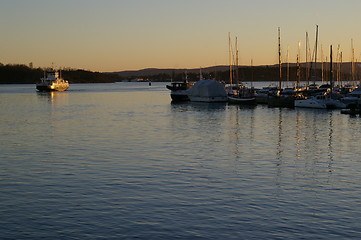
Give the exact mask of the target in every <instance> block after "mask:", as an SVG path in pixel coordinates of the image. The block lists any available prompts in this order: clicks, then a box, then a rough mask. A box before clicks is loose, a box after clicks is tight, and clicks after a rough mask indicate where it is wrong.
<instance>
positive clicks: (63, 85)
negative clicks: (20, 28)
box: [36, 70, 69, 92]
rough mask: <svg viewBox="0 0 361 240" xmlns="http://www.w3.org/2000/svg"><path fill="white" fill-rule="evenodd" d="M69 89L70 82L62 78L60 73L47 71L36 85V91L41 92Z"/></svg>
mask: <svg viewBox="0 0 361 240" xmlns="http://www.w3.org/2000/svg"><path fill="white" fill-rule="evenodd" d="M68 88H69V82H68V81H67V80H64V79H63V78H61V76H60V74H59V72H58V71H54V70H53V71H46V72H44V77H43V78H40V81H39V82H37V83H36V89H37V90H38V91H40V92H51V91H66V90H68Z"/></svg>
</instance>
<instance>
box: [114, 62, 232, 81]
mask: <svg viewBox="0 0 361 240" xmlns="http://www.w3.org/2000/svg"><path fill="white" fill-rule="evenodd" d="M228 69H229V66H225V65H220V66H213V67H206V68H193V69H185V68H184V69H169V68H168V69H159V68H146V69H141V70H135V71H120V72H113V73H115V74H118V75H119V76H121V77H124V78H127V77H144V76H154V75H160V74H167V75H172V74H181V73H183V74H185V73H186V72H187V73H199V72H200V71H202V73H210V72H217V71H218V72H219V71H226V70H228Z"/></svg>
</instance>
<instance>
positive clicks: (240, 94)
mask: <svg viewBox="0 0 361 240" xmlns="http://www.w3.org/2000/svg"><path fill="white" fill-rule="evenodd" d="M235 45H236V71H238V41H237V37H236V43H235ZM232 59H233V51H232V47H231V38H230V34H229V79H230V89H228V91H227V93H228V94H227V97H228V102H229V103H235V104H246V105H254V104H257V102H256V97H255V96H254V91H253V89H252V88H251V89H249V88H247V87H246V86H244V85H242V84H239V83H238V72H237V74H236V85H235V86H234V85H233V84H232V80H233V70H232V66H233V61H232Z"/></svg>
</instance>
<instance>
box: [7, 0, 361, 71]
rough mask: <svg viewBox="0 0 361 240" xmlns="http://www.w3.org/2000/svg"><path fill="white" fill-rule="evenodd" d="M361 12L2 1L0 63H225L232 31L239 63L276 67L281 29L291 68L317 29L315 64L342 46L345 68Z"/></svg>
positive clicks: (92, 0) (317, 6)
mask: <svg viewBox="0 0 361 240" xmlns="http://www.w3.org/2000/svg"><path fill="white" fill-rule="evenodd" d="M360 9H361V1H358V0H346V1H338V0H330V1H321V0H316V1H311V0H306V1H301V2H300V1H289V0H288V1H287V0H275V1H268V0H254V1H236V0H226V1H216V0H207V1H206V0H197V1H190V0H185V1H166V0H154V1H145V0H135V1H125V0H121V1H118V0H104V1H96V0H75V1H71V0H64V1H61V2H58V1H46V0H31V1H20V0H14V1H3V2H2V3H1V8H0V21H1V24H0V26H1V27H0V30H1V32H2V40H1V47H0V63H2V64H26V65H27V64H29V63H30V62H32V63H33V65H34V67H48V66H51V65H54V66H55V67H58V68H63V67H69V68H80V69H87V70H91V71H101V72H112V71H123V70H138V69H143V68H198V67H208V66H214V65H227V64H228V63H229V62H228V61H229V60H228V33H229V32H230V33H231V36H232V41H233V43H234V38H235V37H236V36H237V38H238V46H239V55H240V60H239V64H240V65H250V63H251V60H253V64H254V65H270V64H276V63H277V62H278V60H277V59H278V55H277V51H278V50H277V47H278V46H277V44H278V43H277V34H278V32H277V29H278V27H280V29H281V45H282V56H283V59H284V60H286V59H287V55H286V52H287V49H289V60H290V62H296V54H297V51H298V42H301V49H300V52H301V61H305V42H306V40H305V34H306V32H308V35H309V44H310V48H311V51H313V48H314V45H315V29H316V25H318V26H319V45H318V46H319V52H318V53H319V54H318V59H319V61H321V56H322V52H323V56H324V58H326V56H328V55H329V46H330V45H333V46H334V49H335V50H337V47H338V45H340V49H341V51H342V53H343V62H349V61H351V57H352V50H351V39H353V46H354V52H355V56H354V58H355V59H356V60H360V59H361V29H360V28H357V27H355V25H357V23H358V21H357V20H358V16H359V11H360ZM321 46H322V51H321ZM335 52H336V51H335ZM335 54H336V53H335Z"/></svg>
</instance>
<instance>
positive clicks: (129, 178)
mask: <svg viewBox="0 0 361 240" xmlns="http://www.w3.org/2000/svg"><path fill="white" fill-rule="evenodd" d="M165 85H166V84H165V83H152V86H148V83H114V84H72V85H70V88H69V90H68V91H66V92H56V93H37V92H36V91H35V86H34V85H2V86H0V130H1V138H0V153H1V154H0V239H328V240H329V239H354V238H359V237H360V235H361V224H360V221H359V220H360V219H359V213H360V212H361V157H360V156H361V148H360V141H361V140H360V139H361V131H360V129H361V118H360V117H358V116H357V117H352V116H349V115H342V114H340V111H339V110H313V109H298V108H296V109H286V108H269V107H267V106H264V105H258V106H255V107H241V106H238V105H229V104H227V103H213V104H207V103H179V104H174V103H171V99H170V96H169V91H168V90H167V89H166V88H165Z"/></svg>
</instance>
